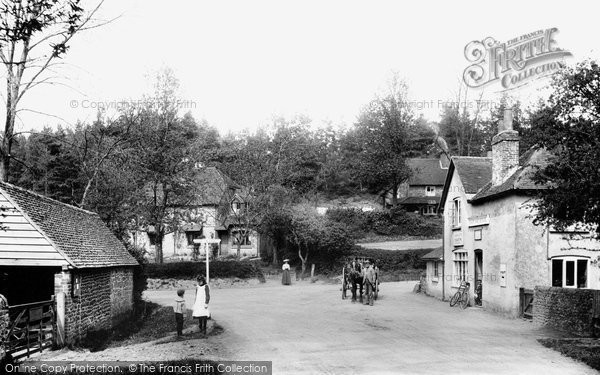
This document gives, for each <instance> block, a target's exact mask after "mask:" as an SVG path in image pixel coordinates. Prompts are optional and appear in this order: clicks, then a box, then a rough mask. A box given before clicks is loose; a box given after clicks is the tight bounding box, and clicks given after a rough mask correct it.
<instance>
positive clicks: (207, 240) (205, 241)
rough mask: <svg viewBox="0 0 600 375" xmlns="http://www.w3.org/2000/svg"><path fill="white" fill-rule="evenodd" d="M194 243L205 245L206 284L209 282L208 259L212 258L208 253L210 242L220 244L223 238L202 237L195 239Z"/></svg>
mask: <svg viewBox="0 0 600 375" xmlns="http://www.w3.org/2000/svg"><path fill="white" fill-rule="evenodd" d="M194 243H196V244H200V245H204V249H205V254H206V284H208V260H209V259H210V256H209V254H208V244H213V243H216V244H220V243H221V239H219V238H201V239H199V240H194Z"/></svg>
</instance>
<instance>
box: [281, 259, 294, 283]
mask: <svg viewBox="0 0 600 375" xmlns="http://www.w3.org/2000/svg"><path fill="white" fill-rule="evenodd" d="M288 262H289V259H284V260H283V266H282V267H281V269H282V270H283V275H282V276H281V283H282V284H283V285H290V284H291V283H292V279H291V277H290V265H289V263H288Z"/></svg>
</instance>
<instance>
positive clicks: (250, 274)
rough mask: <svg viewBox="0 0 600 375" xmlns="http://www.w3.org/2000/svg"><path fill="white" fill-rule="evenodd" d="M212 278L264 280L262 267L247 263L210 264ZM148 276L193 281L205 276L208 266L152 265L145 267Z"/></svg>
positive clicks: (198, 263)
mask: <svg viewBox="0 0 600 375" xmlns="http://www.w3.org/2000/svg"><path fill="white" fill-rule="evenodd" d="M209 267H210V277H211V278H230V277H237V278H239V279H251V278H254V277H256V278H257V279H259V280H264V278H265V276H264V275H263V273H262V271H261V269H260V267H259V266H258V265H257V264H256V263H253V262H245V261H219V260H215V261H212V262H210V264H209ZM145 271H146V275H147V277H150V278H155V279H168V278H174V279H177V278H179V279H193V278H195V277H196V276H198V275H205V273H206V272H205V271H206V264H205V263H204V262H174V263H163V264H158V263H150V264H147V265H146V267H145Z"/></svg>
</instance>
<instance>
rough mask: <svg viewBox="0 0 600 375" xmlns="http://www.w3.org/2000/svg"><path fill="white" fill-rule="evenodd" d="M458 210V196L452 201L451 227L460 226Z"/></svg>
mask: <svg viewBox="0 0 600 375" xmlns="http://www.w3.org/2000/svg"><path fill="white" fill-rule="evenodd" d="M460 211H461V209H460V198H456V199H455V200H454V202H453V209H452V226H453V227H458V226H460V214H461V212H460Z"/></svg>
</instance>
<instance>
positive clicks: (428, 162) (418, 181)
mask: <svg viewBox="0 0 600 375" xmlns="http://www.w3.org/2000/svg"><path fill="white" fill-rule="evenodd" d="M406 164H407V165H408V167H409V168H410V169H411V171H412V175H411V176H410V178H409V179H408V184H409V185H444V181H445V179H446V172H448V169H446V168H442V163H441V162H440V159H419V158H415V159H407V160H406Z"/></svg>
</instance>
